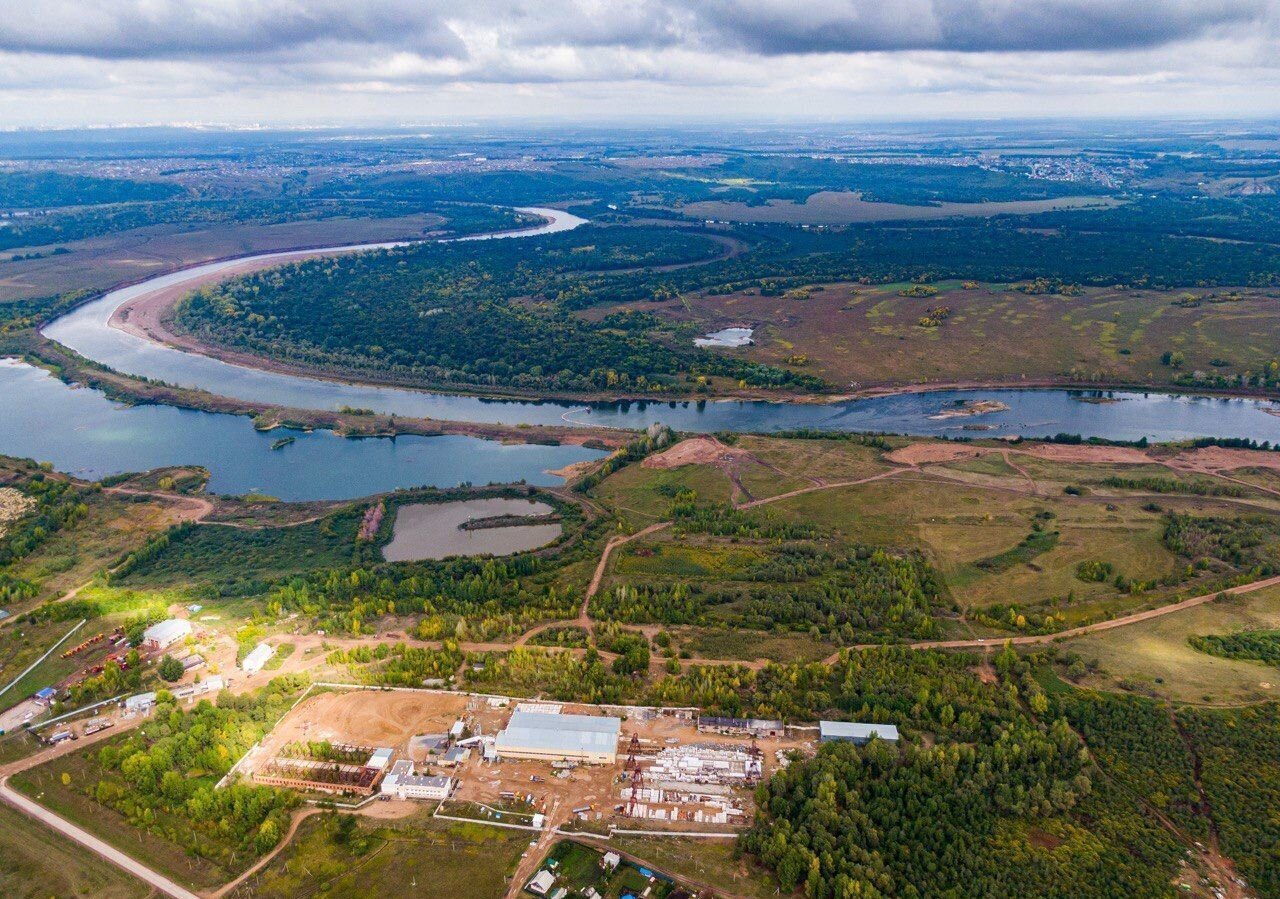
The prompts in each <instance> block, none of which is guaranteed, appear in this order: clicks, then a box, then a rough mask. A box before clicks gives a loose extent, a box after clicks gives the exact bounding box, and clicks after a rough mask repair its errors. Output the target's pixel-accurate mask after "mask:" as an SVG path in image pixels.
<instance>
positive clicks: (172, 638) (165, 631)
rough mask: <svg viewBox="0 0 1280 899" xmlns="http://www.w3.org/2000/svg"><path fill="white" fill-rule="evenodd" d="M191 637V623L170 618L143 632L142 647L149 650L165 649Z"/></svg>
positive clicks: (183, 619) (182, 619) (181, 619)
mask: <svg viewBox="0 0 1280 899" xmlns="http://www.w3.org/2000/svg"><path fill="white" fill-rule="evenodd" d="M189 636H191V622H190V621H188V620H187V619H185V618H169V619H166V620H165V621H161V622H158V623H156V624H153V625H151V627H149V628H147V629H146V630H145V631H143V632H142V645H143V646H145V647H146V648H147V649H164V648H165V647H166V646H172V645H173V644H174V643H177V642H178V641H179V640H185V639H186V638H187V637H189Z"/></svg>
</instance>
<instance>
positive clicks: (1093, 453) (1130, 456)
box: [1018, 443, 1156, 465]
mask: <svg viewBox="0 0 1280 899" xmlns="http://www.w3.org/2000/svg"><path fill="white" fill-rule="evenodd" d="M1018 452H1020V453H1026V454H1027V455H1028V456H1034V457H1036V458H1037V459H1044V460H1046V461H1048V462H1085V463H1091V464H1095V465H1149V464H1150V463H1152V462H1154V461H1156V460H1155V459H1153V458H1152V457H1151V456H1150V455H1148V454H1147V453H1146V452H1145V451H1143V450H1140V449H1134V448H1132V447H1128V446H1085V445H1083V444H1068V443H1037V444H1034V445H1032V446H1027V447H1019V449H1018Z"/></svg>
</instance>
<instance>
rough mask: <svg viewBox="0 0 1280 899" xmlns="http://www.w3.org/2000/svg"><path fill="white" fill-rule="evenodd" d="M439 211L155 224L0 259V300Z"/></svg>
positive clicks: (315, 242) (316, 239)
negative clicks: (54, 251)
mask: <svg viewBox="0 0 1280 899" xmlns="http://www.w3.org/2000/svg"><path fill="white" fill-rule="evenodd" d="M442 221H443V219H442V218H441V217H440V216H438V215H430V214H425V215H410V216H402V217H398V218H388V219H325V220H321V221H309V222H291V223H286V224H279V225H252V224H250V225H234V226H214V227H209V228H200V229H197V228H195V227H191V226H177V225H156V226H153V227H149V228H138V229H136V230H133V231H124V232H121V233H119V234H109V235H106V236H103V237H94V238H90V239H88V240H79V241H69V242H66V243H60V244H58V246H59V247H65V248H66V249H68V250H70V251H71V252H69V253H67V254H64V255H57V256H48V255H46V256H45V257H44V258H42V259H25V260H19V261H14V262H8V261H6V262H3V263H0V303H3V302H6V301H10V300H16V299H24V298H27V297H43V296H49V295H52V294H56V293H62V292H64V291H69V290H80V289H94V288H103V287H108V286H110V285H112V284H116V283H119V282H121V281H133V280H136V279H138V278H145V277H148V276H150V275H154V274H156V273H158V272H162V271H165V270H166V269H170V268H177V267H180V266H184V265H193V264H195V263H197V262H206V261H208V260H211V259H220V258H222V257H225V256H239V255H243V254H246V253H255V252H265V251H268V250H278V249H286V248H289V247H300V246H320V245H323V244H328V243H351V242H358V241H380V240H391V239H394V238H401V237H412V236H414V235H417V234H421V233H422V232H423V230H424V229H431V228H435V227H438V226H439V225H440V223H441V222H442Z"/></svg>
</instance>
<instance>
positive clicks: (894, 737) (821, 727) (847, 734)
mask: <svg viewBox="0 0 1280 899" xmlns="http://www.w3.org/2000/svg"><path fill="white" fill-rule="evenodd" d="M818 735H819V739H820V740H821V742H823V743H832V742H836V741H840V740H843V741H845V742H849V743H856V744H857V745H859V746H865V745H866V744H868V743H870V742H871V738H872V737H879V738H880V739H881V740H884V741H885V742H886V743H897V742H898V728H897V727H896V726H894V725H892V724H859V723H858V722H856V721H819V722H818Z"/></svg>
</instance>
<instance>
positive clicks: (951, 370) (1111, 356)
mask: <svg viewBox="0 0 1280 899" xmlns="http://www.w3.org/2000/svg"><path fill="white" fill-rule="evenodd" d="M907 286H908V285H902V284H889V285H878V286H867V285H858V284H849V283H837V284H827V285H821V286H820V287H814V288H811V289H810V291H809V295H808V297H807V298H798V297H795V296H792V297H788V296H785V295H784V296H762V295H760V294H759V292H758V291H756V290H754V289H753V290H749V291H746V292H740V293H733V294H727V295H724V296H703V295H691V296H688V297H685V303H686V305H685V306H672V305H669V304H668V305H666V306H663V305H660V304H646V308H649V309H652V311H656V312H659V313H660V314H663V315H667V316H670V317H672V318H675V319H679V320H687V321H694V322H697V323H699V324H700V325H701V326H704V327H706V328H707V329H709V330H710V329H714V328H717V327H723V326H727V325H744V324H747V325H753V326H755V327H756V333H755V338H756V344H755V345H754V346H750V347H746V348H744V349H740V350H731V351H728V352H734V353H740V354H742V355H744V356H745V357H746V358H748V359H751V360H753V361H757V362H762V363H769V364H774V365H787V364H788V363H787V360H788V359H789V358H790V357H792V356H794V355H796V354H800V355H805V356H807V357H808V364H807V366H806V368H805V369H804V370H805V371H806V372H808V373H810V374H814V375H818V376H820V377H823V378H825V379H827V380H828V381H830V382H831V383H833V384H835V385H837V387H839V388H841V389H865V388H871V387H877V386H884V387H887V386H908V385H921V386H923V385H930V384H933V385H942V384H959V383H968V382H973V381H981V382H1001V383H1010V384H1019V385H1023V384H1025V385H1027V386H1034V385H1035V384H1037V383H1044V382H1063V381H1070V382H1080V383H1082V384H1084V385H1087V384H1089V383H1091V382H1109V383H1128V384H1150V385H1153V386H1159V385H1169V384H1170V383H1172V381H1173V378H1174V377H1175V376H1176V375H1177V374H1179V373H1180V372H1190V371H1194V370H1202V371H1206V372H1217V373H1220V374H1228V375H1232V374H1239V373H1242V372H1244V371H1246V370H1252V371H1258V370H1259V367H1260V366H1263V365H1266V364H1269V363H1270V361H1271V360H1272V359H1274V358H1276V357H1277V356H1280V341H1278V340H1277V339H1276V335H1277V334H1280V305H1278V304H1277V303H1276V302H1275V297H1274V296H1273V295H1272V294H1273V293H1274V292H1260V291H1249V290H1246V291H1243V292H1242V293H1241V294H1240V298H1239V299H1238V300H1236V301H1233V302H1224V303H1212V302H1204V303H1202V305H1200V306H1198V307H1194V308H1190V307H1185V306H1176V305H1173V303H1174V301H1175V300H1178V299H1179V298H1181V297H1182V296H1184V293H1183V292H1176V293H1170V292H1158V291H1131V290H1116V289H1112V288H1089V289H1087V290H1084V291H1083V293H1082V294H1081V295H1080V296H1060V295H1056V294H1041V295H1027V294H1024V293H1021V292H1020V291H1016V290H1013V289H1011V288H1010V287H1009V286H1007V285H998V284H984V285H980V286H978V287H976V288H974V289H969V290H966V289H964V288H963V287H962V286H961V285H960V283H959V282H955V281H947V282H941V283H939V284H937V285H934V286H936V287H937V288H938V293H937V295H935V296H928V297H903V296H900V295H899V291H900V290H903V289H904V288H905V287H907ZM1186 293H1188V294H1194V295H1196V296H1202V295H1204V294H1205V293H1206V291H1204V290H1194V291H1188V292H1186ZM939 306H946V307H949V308H950V310H951V314H950V315H949V316H948V317H947V318H946V319H945V320H944V321H943V322H942V323H941V324H940V325H939V326H937V327H922V326H921V325H920V324H918V322H919V321H920V319H921V318H922V317H924V316H925V315H926V313H927V312H928V311H929V310H931V309H935V308H937V307H939ZM608 311H610V310H609V309H604V310H600V313H599V314H605V313H607V312H608ZM1165 351H1179V352H1181V353H1183V354H1184V356H1185V358H1186V361H1185V363H1184V364H1183V365H1182V367H1181V368H1180V369H1174V368H1171V367H1169V366H1165V365H1162V364H1161V362H1160V357H1161V354H1162V353H1164V352H1165ZM1215 360H1216V361H1217V362H1219V363H1222V362H1225V363H1226V365H1225V366H1222V365H1218V366H1215V365H1213V364H1211V363H1213V362H1214V361H1215Z"/></svg>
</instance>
